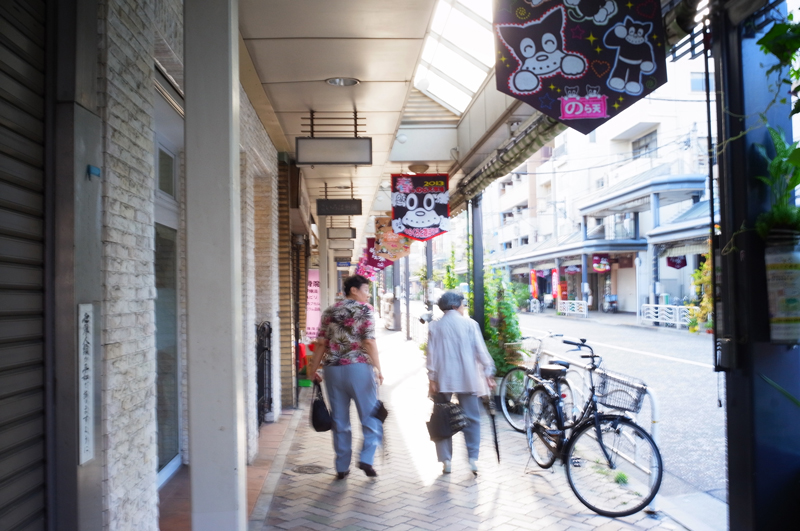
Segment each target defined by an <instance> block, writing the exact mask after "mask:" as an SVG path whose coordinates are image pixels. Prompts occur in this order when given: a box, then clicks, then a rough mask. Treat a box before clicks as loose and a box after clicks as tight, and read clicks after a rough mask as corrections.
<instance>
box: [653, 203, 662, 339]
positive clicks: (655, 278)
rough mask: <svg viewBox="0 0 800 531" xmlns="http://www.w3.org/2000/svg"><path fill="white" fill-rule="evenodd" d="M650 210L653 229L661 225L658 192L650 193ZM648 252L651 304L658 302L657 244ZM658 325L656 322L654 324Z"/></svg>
mask: <svg viewBox="0 0 800 531" xmlns="http://www.w3.org/2000/svg"><path fill="white" fill-rule="evenodd" d="M650 211H651V213H652V216H653V228H654V229H655V228H656V227H658V226H659V225H661V202H660V200H659V197H658V194H650ZM650 252H651V253H652V254H651V255H650V257H651V258H652V260H653V290H652V292H651V293H652V294H653V297H652V298H653V300H652V301H651V302H652V303H653V304H658V302H659V301H658V296H659V290H658V278H659V275H658V246H656V245H652V244H651V245H650ZM656 326H658V324H656Z"/></svg>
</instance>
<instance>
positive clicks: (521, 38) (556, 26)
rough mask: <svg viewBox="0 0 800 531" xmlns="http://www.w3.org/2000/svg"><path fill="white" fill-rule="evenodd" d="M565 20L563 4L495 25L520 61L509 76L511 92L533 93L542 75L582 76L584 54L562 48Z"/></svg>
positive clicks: (584, 68)
mask: <svg viewBox="0 0 800 531" xmlns="http://www.w3.org/2000/svg"><path fill="white" fill-rule="evenodd" d="M566 22H567V21H566V17H565V16H564V7H563V6H558V7H555V8H553V9H551V10H550V11H548V12H547V13H545V14H544V15H543V16H542V17H541V18H539V19H538V20H533V21H531V22H528V23H525V24H522V25H518V24H500V25H498V26H497V32H498V34H499V36H500V40H502V41H503V44H505V45H506V47H507V48H508V49H509V51H510V52H511V54H512V55H513V56H514V58H515V59H516V60H517V62H518V63H519V67H518V68H517V70H516V71H515V72H514V73H513V74H512V75H511V76H510V77H509V79H508V86H509V88H510V89H511V91H512V92H514V93H516V94H520V95H527V94H533V93H535V92H537V91H538V90H539V89H540V88H541V79H542V78H546V77H551V76H554V75H556V74H561V75H562V76H564V77H568V78H573V77H581V76H582V75H583V74H584V72H586V68H587V61H586V58H584V57H583V56H582V55H581V54H578V53H573V52H569V51H567V50H565V49H564V28H565V25H566Z"/></svg>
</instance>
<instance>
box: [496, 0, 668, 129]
mask: <svg viewBox="0 0 800 531" xmlns="http://www.w3.org/2000/svg"><path fill="white" fill-rule="evenodd" d="M494 37H495V51H496V55H495V59H496V61H497V63H496V68H495V72H496V80H497V90H499V91H500V92H503V93H505V94H508V95H509V96H512V97H514V98H516V99H519V100H522V101H524V102H525V103H528V104H529V105H531V106H533V107H534V108H536V109H538V110H539V111H541V112H542V113H544V114H546V115H548V116H550V117H552V118H555V119H557V120H560V121H561V122H562V123H564V124H565V125H567V126H569V127H572V128H573V129H576V130H578V131H580V132H582V133H584V134H587V133H590V132H591V131H593V130H595V129H596V128H597V127H598V126H600V125H601V124H603V123H604V122H606V121H607V120H610V119H611V118H614V117H615V116H617V115H618V114H619V113H621V112H622V111H624V110H625V109H627V108H628V107H630V106H631V105H633V104H634V103H636V102H637V101H638V100H640V99H642V98H644V97H645V96H647V95H648V94H650V93H651V92H653V91H654V90H655V89H656V88H658V87H660V86H661V85H663V84H664V83H666V81H667V69H666V49H665V48H664V47H665V43H666V41H665V33H664V27H663V23H662V19H661V4H660V2H658V1H657V0H628V1H624V0H562V1H555V0H553V1H544V0H524V1H520V0H497V1H496V2H495V12H494Z"/></svg>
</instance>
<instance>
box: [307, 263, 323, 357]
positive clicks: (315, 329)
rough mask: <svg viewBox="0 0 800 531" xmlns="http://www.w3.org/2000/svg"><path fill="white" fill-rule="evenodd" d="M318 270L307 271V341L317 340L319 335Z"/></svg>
mask: <svg viewBox="0 0 800 531" xmlns="http://www.w3.org/2000/svg"><path fill="white" fill-rule="evenodd" d="M320 315H321V309H320V307H319V269H309V270H308V291H307V294H306V336H308V340H309V341H314V340H315V339H317V334H318V333H319V319H320Z"/></svg>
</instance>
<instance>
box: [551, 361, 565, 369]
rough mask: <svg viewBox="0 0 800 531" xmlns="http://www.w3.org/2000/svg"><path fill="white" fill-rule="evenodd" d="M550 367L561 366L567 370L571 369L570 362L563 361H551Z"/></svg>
mask: <svg viewBox="0 0 800 531" xmlns="http://www.w3.org/2000/svg"><path fill="white" fill-rule="evenodd" d="M550 365H561V366H562V367H564V368H565V369H569V362H568V361H561V360H551V361H550Z"/></svg>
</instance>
